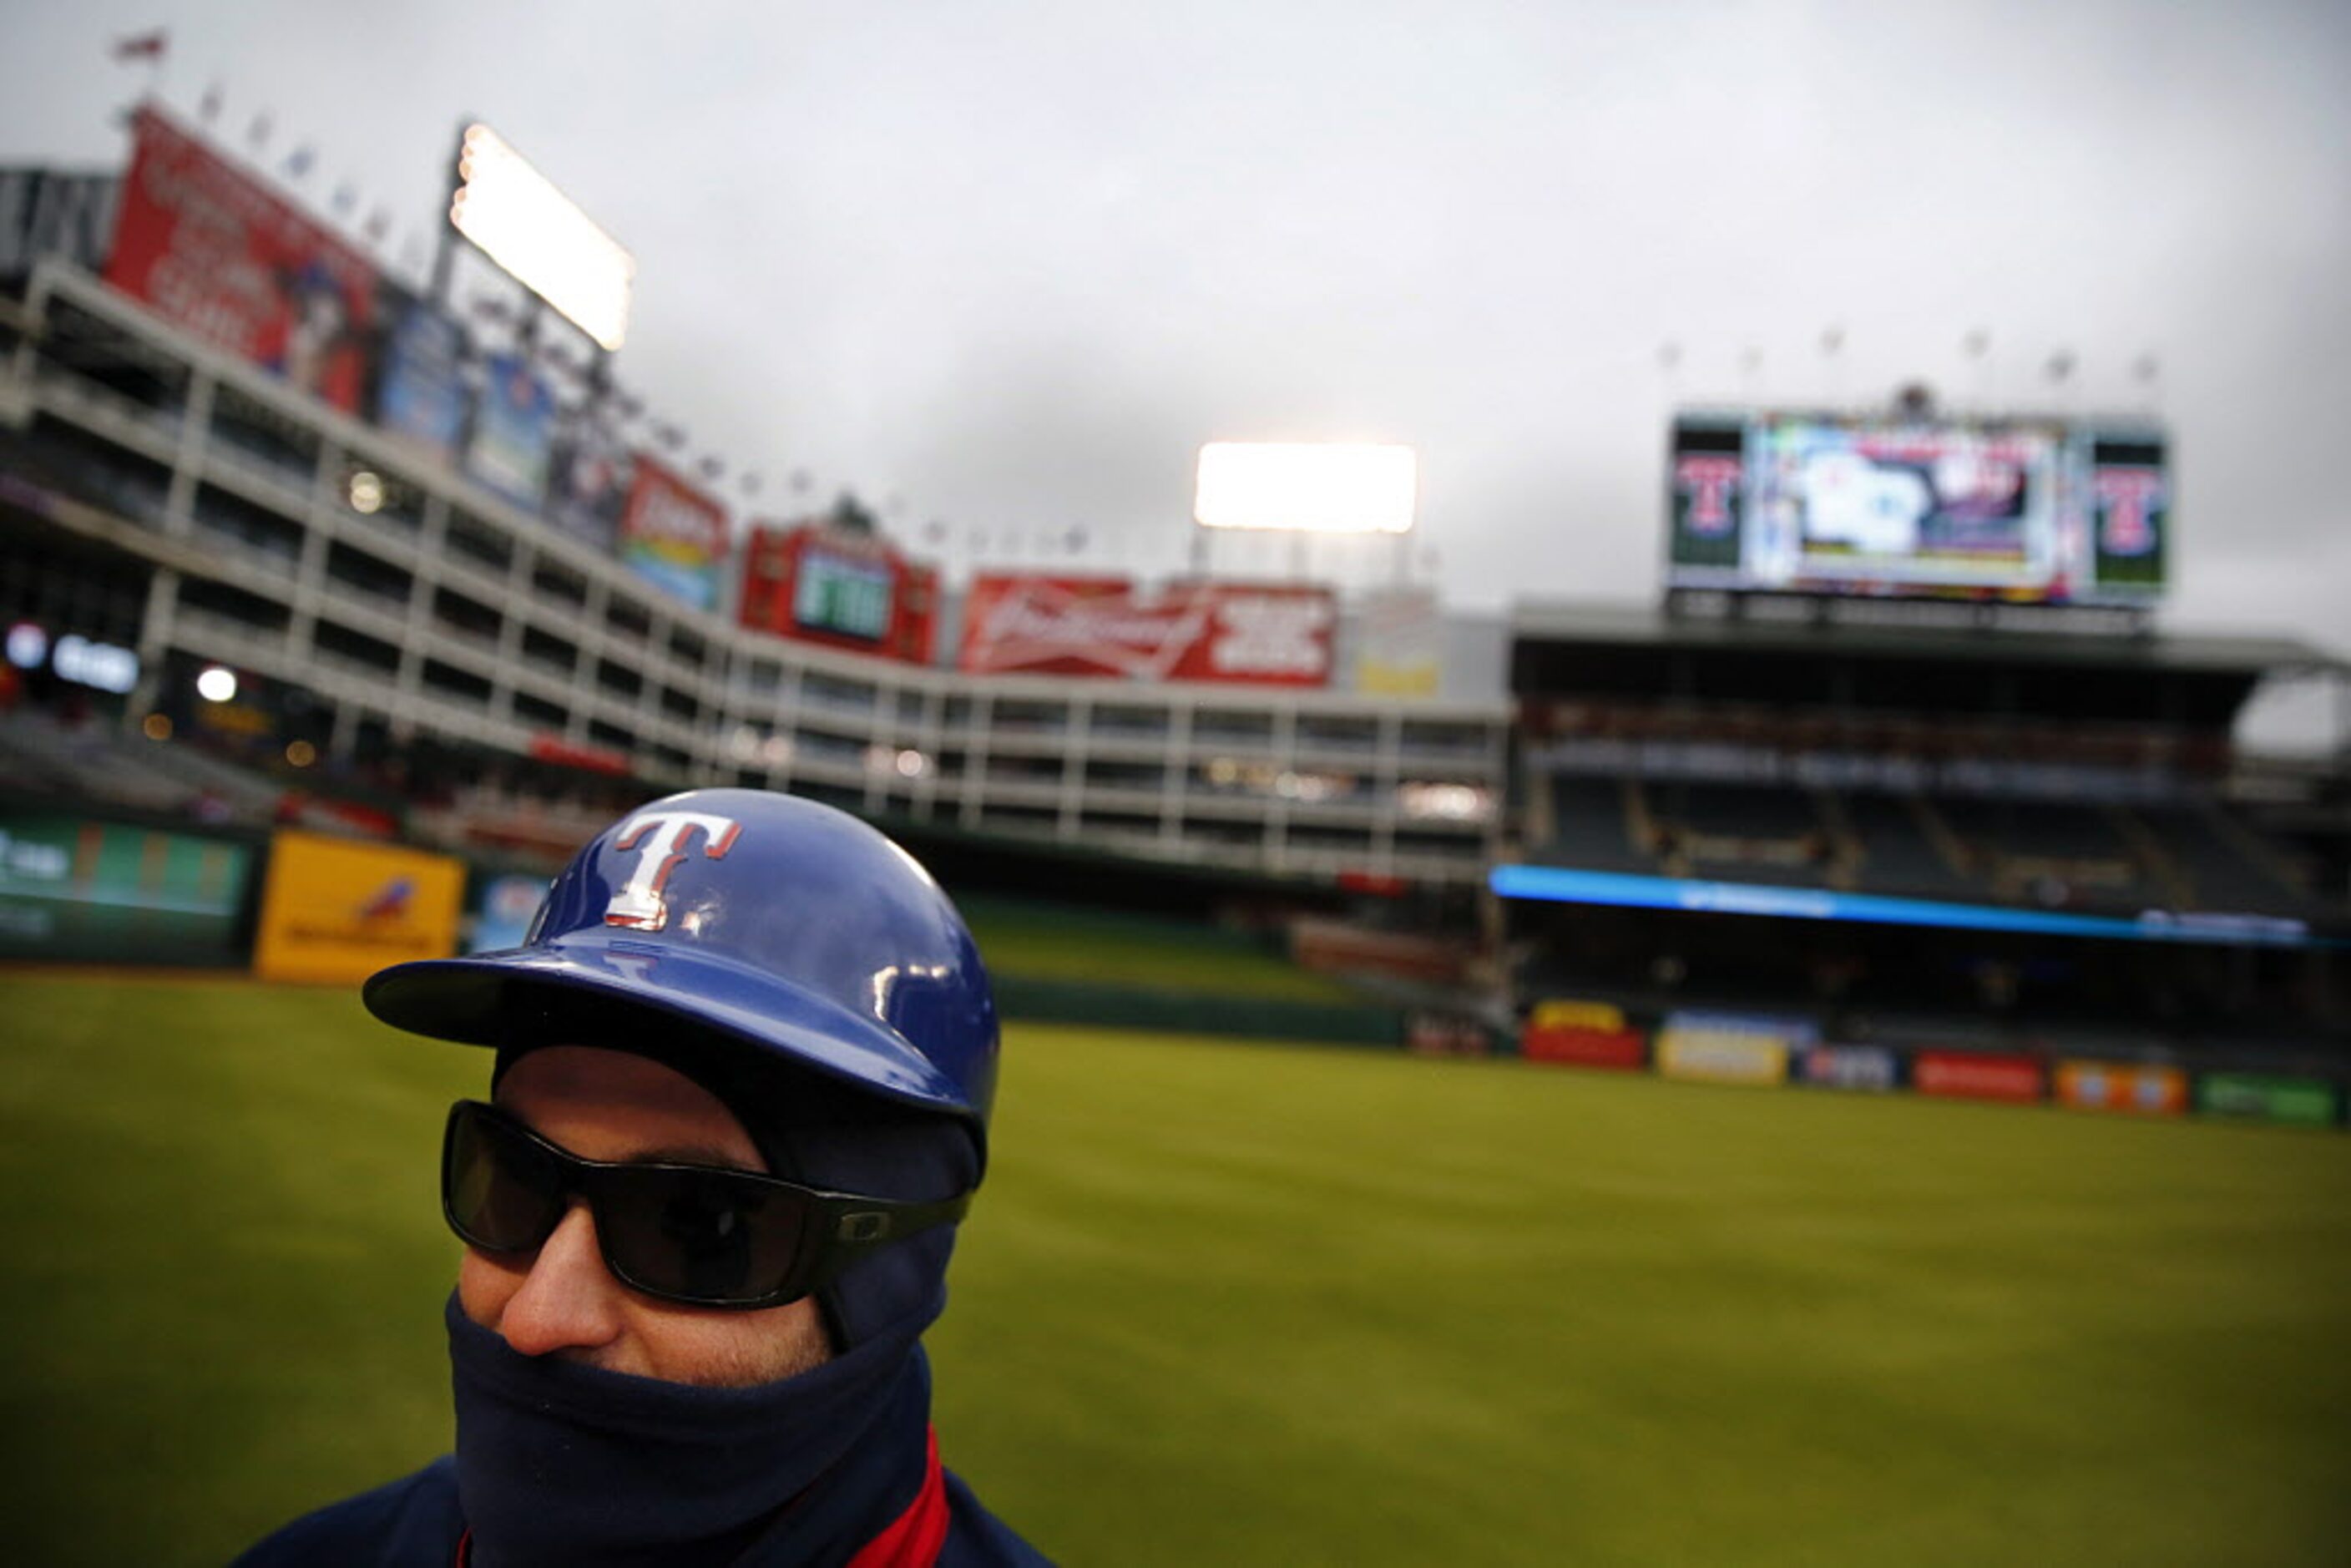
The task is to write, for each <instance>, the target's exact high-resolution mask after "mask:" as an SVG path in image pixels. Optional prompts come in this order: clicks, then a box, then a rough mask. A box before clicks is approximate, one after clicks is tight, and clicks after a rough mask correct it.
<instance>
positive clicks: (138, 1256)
mask: <svg viewBox="0 0 2351 1568" xmlns="http://www.w3.org/2000/svg"><path fill="white" fill-rule="evenodd" d="M0 1020H5V1023H0V1048H5V1053H6V1067H5V1071H0V1179H5V1191H6V1192H7V1194H8V1195H9V1196H8V1201H7V1202H6V1203H5V1205H0V1256H5V1258H6V1260H7V1265H6V1266H7V1270H8V1272H7V1276H6V1287H7V1288H6V1289H5V1291H0V1357H5V1362H0V1400H5V1421H6V1431H7V1433H8V1439H7V1440H8V1444H9V1462H8V1463H7V1465H6V1467H5V1472H0V1473H5V1483H0V1486H5V1490H0V1503H5V1508H6V1517H7V1518H8V1520H9V1522H10V1531H11V1534H12V1536H13V1537H14V1538H15V1539H14V1541H13V1542H12V1544H11V1548H10V1552H9V1553H8V1556H9V1559H10V1560H11V1561H14V1562H24V1563H42V1564H60V1563H90V1564H109V1565H114V1564H122V1563H139V1564H142V1565H145V1564H170V1563H189V1564H199V1563H219V1562H220V1561H222V1560H223V1559H224V1558H225V1557H226V1556H227V1555H229V1554H230V1553H231V1552H233V1551H234V1550H235V1548H236V1547H238V1546H239V1545H241V1544H242V1543H243V1542H245V1541H246V1540H247V1539H249V1538H250V1537H252V1536H253V1535H255V1534H256V1533H257V1532H259V1531H262V1530H264V1529H265V1528H266V1527H268V1526H269V1525H271V1524H273V1523H275V1522H277V1521H279V1520H280V1519H282V1518H284V1517H286V1516H287V1515H288V1514H290V1513H292V1512H294V1511H298V1510H299V1509H302V1508H306V1507H308V1506H310V1505H313V1504H315V1503H318V1502H320V1501H323V1500H327V1499H329V1498H330V1497H332V1496H335V1495H337V1494H339V1493H342V1492H346V1491H349V1490H351V1489H354V1488H357V1487H360V1486H362V1485H365V1484H368V1483H370V1482H371V1481H375V1480H378V1479H385V1478H387V1477H389V1476H391V1475H392V1474H394V1473H397V1472H399V1471H401V1470H403V1469H407V1468H409V1467H411V1466H413V1465H415V1464H417V1463H419V1462H421V1461H422V1460H423V1459H424V1458H428V1457H429V1456H431V1455H432V1454H434V1453H435V1452H438V1451H439V1450H440V1449H441V1448H444V1446H445V1444H446V1441H447V1437H448V1424H449V1417H448V1394H447V1382H446V1368H445V1362H444V1353H443V1346H442V1343H441V1331H440V1322H439V1311H440V1304H441V1301H442V1299H443V1297H444V1293H445V1291H446V1290H447V1282H448V1280H449V1278H450V1271H451V1270H452V1268H453V1266H454V1262H455V1246H454V1243H452V1242H450V1241H449V1240H448V1239H446V1237H445V1236H444V1233H443V1232H442V1229H441V1227H440V1222H439V1219H438V1218H437V1215H436V1213H435V1208H434V1186H433V1179H434V1178H433V1156H434V1148H435V1146H436V1140H437V1136H438V1133H439V1126H440V1120H441V1115H442V1113H443V1111H444V1108H445V1104H446V1102H447V1101H448V1100H449V1099H450V1098H452V1097H454V1096H455V1095H457V1094H459V1093H463V1092H478V1089H479V1087H480V1085H481V1082H482V1081H483V1076H484V1071H483V1070H484V1066H485V1063H484V1059H483V1058H482V1057H481V1055H480V1054H479V1053H477V1052H474V1051H468V1050H466V1049H465V1048H461V1047H455V1046H439V1045H434V1044H431V1043H427V1042H423V1041H417V1040H411V1039H408V1038H406V1037H403V1036H399V1035H395V1034H392V1033H391V1032H390V1031H388V1030H382V1029H381V1028H379V1027H377V1026H376V1025H374V1024H373V1023H371V1021H370V1020H368V1019H366V1018H365V1016H364V1015H363V1014H362V1013H361V1012H360V1009H359V1007H358V1004H357V1002H356V1001H355V1000H354V999H353V998H351V996H350V995H349V994H348V993H341V992H325V991H305V990H270V989H262V988H255V987H250V986H246V985H241V984H234V983H225V984H223V983H216V984H203V983H194V984H184V985H175V984H159V983H143V982H137V981H131V982H125V981H120V980H114V979H75V978H57V977H39V976H26V975H16V976H0ZM933 1348H934V1353H935V1356H936V1359H937V1363H938V1375H939V1384H940V1396H939V1411H938V1424H939V1429H940V1432H941V1435H942V1440H943V1444H944V1447H945V1450H946V1455H947V1458H948V1461H949V1462H950V1463H951V1464H953V1465H955V1466H956V1467H957V1468H958V1469H961V1470H963V1471H964V1472H965V1473H966V1474H967V1476H969V1477H970V1478H971V1479H973V1480H974V1482H975V1483H976V1484H977V1486H978V1488H979V1489H980V1490H981V1492H982V1495H983V1496H985V1497H987V1499H988V1500H990V1501H991V1502H992V1503H993V1504H994V1505H995V1506H997V1507H998V1509H999V1510H1000V1511H1002V1512H1004V1513H1005V1514H1006V1515H1007V1516H1008V1518H1010V1519H1012V1520H1014V1521H1017V1522H1018V1523H1019V1525H1021V1526H1022V1527H1023V1528H1025V1529H1026V1530H1028V1531H1029V1532H1030V1533H1032V1534H1033V1535H1034V1537H1035V1538H1036V1539H1037V1540H1038V1541H1039V1542H1040V1543H1041V1544H1042V1545H1044V1546H1045V1547H1047V1548H1048V1549H1049V1550H1050V1551H1052V1552H1055V1553H1056V1554H1057V1555H1059V1556H1061V1558H1063V1559H1064V1560H1065V1561H1068V1562H1071V1563H1118V1564H1130V1563H1186V1564H1197V1563H1269V1564H1270V1563H1280V1564H1297V1563H1415V1564H1420V1563H1497V1562H1500V1563H1709V1564H1711V1563H1764V1564H1774V1563H1786V1564H1795V1563H1806V1564H1813V1563H1867V1564H1886V1563H1952V1564H1959V1563H1967V1564H1979V1563H2131V1564H2139V1563H2181V1564H2189V1563H2194V1564H2209V1563H2231V1564H2235V1563H2342V1562H2344V1561H2345V1559H2346V1553H2351V1488H2346V1485H2345V1478H2346V1475H2351V1137H2346V1136H2344V1135H2343V1134H2340V1133H2304V1132H2290V1131H2279V1130H2266V1129H2258V1128H2245V1127H2237V1126H2225V1125H2216V1124H2163V1125H2152V1124H2131V1123H2123V1122H2117V1121H2111V1120H2104V1119H2095V1118H2091V1117H2086V1116H2080V1115H2074V1114H2068V1113H2061V1112H2057V1111H2053V1110H2014V1109H2007V1108H1995V1107H1987V1106H1971V1105H1959V1104H1948V1103H1924V1102H1917V1101H1912V1100H1907V1099H1864V1098H1858V1097H1855V1098H1847V1097H1841V1096H1837V1095H1834V1094H1829V1093H1823V1092H1799V1091H1794V1090H1787V1091H1752V1092H1740V1091H1733V1090H1714V1089H1705V1088H1698V1087H1693V1086H1687V1085H1681V1084H1671V1083H1665V1082H1656V1081H1654V1080H1649V1079H1646V1078H1619V1077H1612V1076H1607V1075H1602V1074H1583V1073H1577V1072H1574V1071H1558V1070H1545V1069H1542V1068H1537V1067H1529V1066H1522V1065H1519V1064H1515V1063H1492V1064H1480V1063H1464V1062H1437V1061H1416V1060H1410V1059H1405V1058H1401V1057H1393V1056H1381V1055H1374V1054H1368V1053H1356V1052H1348V1051H1335V1050H1322V1051H1315V1050H1301V1049H1289V1048H1275V1047H1262V1046H1240V1045H1233V1044H1216V1043H1208V1042H1206V1041H1194V1040H1166V1039H1143V1038H1136V1037H1125V1038H1110V1037H1104V1036H1102V1035H1100V1034H1098V1033H1093V1032H1089V1031H1081V1030H1043V1029H1037V1028H1015V1029H1013V1030H1011V1031H1010V1033H1009V1037H1008V1046H1007V1051H1006V1061H1005V1068H1004V1075H1003V1089H1002V1102H1001V1105H1000V1111H999V1116H998V1142H997V1157H996V1164H995V1167H994V1170H993V1173H992V1176H991V1177H990V1180H989V1184H988V1186H987V1190H986V1191H985V1192H984V1193H983V1195H982V1197H981V1199H980V1202H979V1204H978V1206H977V1210H976V1211H975V1215H974V1218H973V1220H972V1222H971V1227H970V1232H969V1234H968V1236H967V1238H966V1240H965V1242H964V1246H963V1251H962V1255H961V1256H960V1258H959V1260H958V1262H957V1266H956V1298H955V1304H954V1306H953V1307H952V1308H951V1310H950V1311H949V1313H948V1315H947V1318H946V1321H945V1322H943V1323H942V1324H941V1326H940V1328H939V1329H938V1330H937V1331H936V1332H935V1334H934V1336H933Z"/></svg>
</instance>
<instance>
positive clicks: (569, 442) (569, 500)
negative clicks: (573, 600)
mask: <svg viewBox="0 0 2351 1568" xmlns="http://www.w3.org/2000/svg"><path fill="white" fill-rule="evenodd" d="M636 476H637V465H636V455H635V454H634V453H632V452H631V451H630V450H629V446H628V443H626V442H625V441H622V439H621V437H620V436H619V435H618V434H616V433H615V432H614V431H613V429H612V427H611V425H610V424H609V423H606V422H605V420H604V419H603V417H602V416H601V413H599V412H598V411H597V410H595V409H594V408H593V407H592V406H591V407H587V408H581V409H578V410H575V411H574V412H573V413H571V414H570V415H569V417H567V418H566V419H565V420H564V421H563V422H562V433H561V437H560V440H559V443H558V444H557V446H556V450H555V461H554V471H553V473H552V474H551V475H550V476H549V484H548V497H547V518H548V521H549V522H551V523H553V524H554V525H555V526H556V527H557V528H560V529H562V530H563V531H564V532H565V533H567V534H569V535H570V536H571V537H572V538H576V539H580V540H581V541H583V542H584V543H587V544H590V545H593V546H594V547H595V548H596V549H600V550H601V551H603V552H604V553H605V554H607V555H610V554H611V552H612V547H613V545H614V543H615V541H617V540H618V539H619V538H620V537H621V514H622V512H623V511H625V510H627V509H628V505H629V491H630V489H631V487H632V486H634V485H635V483H636Z"/></svg>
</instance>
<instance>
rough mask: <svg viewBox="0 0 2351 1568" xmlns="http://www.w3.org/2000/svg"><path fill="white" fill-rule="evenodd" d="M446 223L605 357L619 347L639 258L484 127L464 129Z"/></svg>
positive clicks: (626, 330) (626, 327)
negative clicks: (592, 342) (595, 344)
mask: <svg viewBox="0 0 2351 1568" xmlns="http://www.w3.org/2000/svg"><path fill="white" fill-rule="evenodd" d="M449 222H450V223H451V224H452V225H455V228H456V230H457V232H458V233H459V234H461V235H465V237H466V238H467V239H469V240H471V241H473V242H474V244H475V246H479V247H480V249H481V252H482V254H483V255H485V256H488V257H489V258H490V259H491V260H492V261H494V262H496V263H497V264H498V265H499V266H500V267H504V268H506V270H507V272H508V273H510V274H512V275H513V276H514V277H515V279H516V281H517V282H519V283H520V284H522V286H523V287H526V288H528V289H529V290H530V291H531V292H532V293H534V294H536V295H538V297H539V298H541V299H544V300H546V301H547V302H548V303H549V305H552V306H554V307H555V308H556V309H558V310H559V311H560V312H562V314H563V315H564V316H565V317H566V318H567V319H569V320H570V322H571V323H572V324H573V325H574V326H576V327H578V328H579V329H580V330H581V331H583V332H585V333H587V334H588V335H589V336H590V338H593V339H594V340H596V341H597V342H598V343H599V344H601V345H602V347H603V348H604V350H605V351H606V352H608V353H609V352H610V351H611V350H614V349H617V348H619V347H620V346H621V340H622V338H624V337H626V336H627V335H628V330H629V288H630V286H631V284H632V281H633V280H634V279H635V277H636V275H637V263H636V258H635V257H633V256H631V255H630V254H629V253H628V252H627V251H626V250H623V249H622V247H621V245H620V242H619V241H617V240H615V239H614V238H613V237H612V236H611V235H608V234H606V233H605V232H604V231H603V230H602V229H601V228H598V227H597V226H596V225H595V223H594V221H593V220H592V219H590V217H589V216H588V214H585V213H583V212H581V211H580V209H579V208H578V207H577V206H575V205H574V204H572V201H571V198H570V197H569V196H567V195H565V194H564V193H562V192H561V191H559V190H557V189H556V188H555V185H554V183H553V182H551V181H550V180H549V179H548V178H547V176H546V175H544V174H542V173H540V172H538V170H536V169H534V168H532V167H531V166H530V164H529V162H528V161H527V160H525V159H524V157H523V155H522V154H521V153H519V152H516V151H515V150H514V149H513V148H512V147H510V146H508V145H507V142H506V140H505V139H504V138H503V137H501V136H499V135H498V133H497V132H496V131H492V130H491V129H490V128H489V127H488V126H486V125H472V126H468V127H466V129H465V141H464V142H463V144H462V145H461V146H460V148H459V150H458V153H457V193H456V194H455V196H454V197H453V198H451V200H450V203H449Z"/></svg>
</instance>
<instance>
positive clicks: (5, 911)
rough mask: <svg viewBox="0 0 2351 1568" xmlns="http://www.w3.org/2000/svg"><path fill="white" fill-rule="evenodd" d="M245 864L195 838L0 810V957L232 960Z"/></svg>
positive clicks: (236, 851) (222, 842) (64, 815)
mask: <svg viewBox="0 0 2351 1568" xmlns="http://www.w3.org/2000/svg"><path fill="white" fill-rule="evenodd" d="M253 862H254V852H253V850H252V848H251V847H250V846H248V845H246V844H243V843H238V842H235V841H231V840H226V839H219V838H214V837H212V836H209V835H207V834H203V833H183V832H174V831H162V830H158V829H153V828H141V827H132V826H130V825H127V824H125V823H121V822H108V821H99V820H97V819H95V818H91V817H85V816H81V815H78V814H77V813H72V812H65V811H43V810H19V809H15V808H10V809H6V810H0V957H7V958H37V959H49V960H60V959H62V960H73V961H101V960H102V961H104V962H108V963H137V964H205V965H210V964H232V963H235V962H236V961H237V960H238V959H239V958H240V957H242V956H243V950H242V947H241V946H240V944H239V942H238V939H237V938H238V929H237V920H238V915H239V913H240V912H241V911H242V910H243V909H244V907H245V897H246V884H247V883H248V882H249V881H250V880H251V876H252V871H253Z"/></svg>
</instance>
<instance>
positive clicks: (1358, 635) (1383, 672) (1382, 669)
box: [1355, 587, 1445, 697]
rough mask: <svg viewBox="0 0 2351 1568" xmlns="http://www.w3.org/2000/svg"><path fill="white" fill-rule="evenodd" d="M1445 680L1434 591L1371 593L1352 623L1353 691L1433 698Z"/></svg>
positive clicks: (1401, 589) (1377, 590)
mask: <svg viewBox="0 0 2351 1568" xmlns="http://www.w3.org/2000/svg"><path fill="white" fill-rule="evenodd" d="M1444 675H1445V620H1444V616H1443V615H1442V613H1441V612H1439V611H1438V609H1437V590H1435V589H1433V588H1404V587H1395V588H1374V589H1373V590H1371V591H1369V592H1367V593H1365V594H1364V598H1363V606H1362V609H1361V611H1360V612H1358V614H1357V617H1356V622H1355V690H1356V691H1357V692H1358V693H1360V694H1361V695H1364V696H1377V697H1433V696H1435V695H1437V688H1438V687H1439V685H1441V684H1442V683H1443V680H1444Z"/></svg>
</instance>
